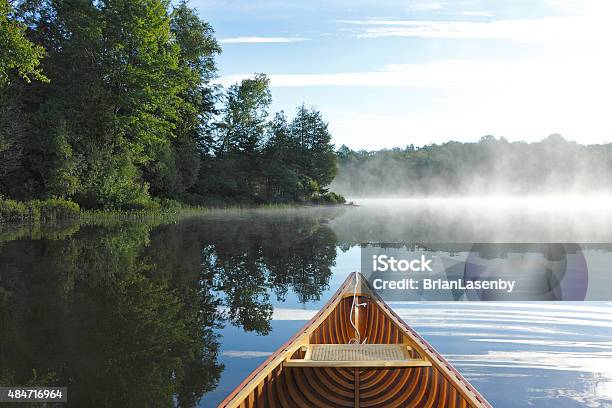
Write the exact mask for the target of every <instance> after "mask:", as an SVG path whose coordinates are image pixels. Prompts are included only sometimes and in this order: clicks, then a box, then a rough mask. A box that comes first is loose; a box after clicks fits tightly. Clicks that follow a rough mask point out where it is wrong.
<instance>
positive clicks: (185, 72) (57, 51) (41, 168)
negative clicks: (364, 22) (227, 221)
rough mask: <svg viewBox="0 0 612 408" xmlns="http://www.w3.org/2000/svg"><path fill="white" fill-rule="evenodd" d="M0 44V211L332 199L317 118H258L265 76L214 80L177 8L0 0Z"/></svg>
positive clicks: (210, 55) (330, 153)
mask: <svg viewBox="0 0 612 408" xmlns="http://www.w3.org/2000/svg"><path fill="white" fill-rule="evenodd" d="M0 39H1V40H2V44H3V48H5V46H6V48H5V49H3V50H2V51H1V52H0V201H3V202H4V203H5V204H6V202H7V200H18V201H13V202H12V204H10V206H12V207H15V206H19V205H26V206H27V205H30V204H27V203H26V204H24V203H23V202H28V203H32V202H35V203H39V204H36V205H34V207H37V208H38V207H40V208H43V209H44V206H45V204H40V202H42V203H46V202H49V200H56V203H63V204H62V205H66V206H70V205H71V204H69V203H75V204H77V205H78V206H80V208H87V209H104V210H151V209H152V210H155V209H159V208H165V207H177V206H182V205H193V206H228V205H259V204H266V203H315V204H327V203H330V204H335V203H342V202H344V199H343V197H341V196H339V195H337V194H334V193H332V192H330V191H329V190H328V189H327V188H326V187H327V186H328V185H329V184H330V183H331V181H332V180H333V179H334V176H335V173H336V153H335V152H334V146H333V145H332V144H331V134H330V132H329V130H328V126H327V123H326V122H325V120H324V118H323V117H322V115H321V113H320V112H319V111H317V110H316V109H315V108H313V107H307V106H306V105H302V106H299V107H297V108H296V110H295V112H294V114H293V115H292V117H288V115H287V114H285V113H284V112H282V111H281V112H278V113H276V114H274V115H272V114H271V112H270V104H271V101H272V97H271V93H270V89H269V80H268V78H267V77H266V75H265V74H256V75H254V76H253V77H252V78H249V79H245V80H243V81H242V82H240V83H237V84H235V85H232V86H230V87H228V88H225V89H224V88H222V87H221V86H219V85H216V84H215V83H214V78H215V77H216V76H217V68H216V65H215V58H216V57H217V56H218V55H219V54H220V53H221V48H220V46H219V44H218V42H217V40H216V39H215V37H214V30H213V28H212V27H211V26H210V25H209V24H208V23H207V22H205V21H203V20H202V19H201V18H200V17H199V16H198V14H197V12H196V10H194V9H192V8H190V6H189V5H188V4H187V2H185V1H182V2H180V3H178V4H175V5H171V4H170V2H169V1H165V0H102V1H88V0H83V1H74V2H73V1H70V2H69V1H60V0H20V1H9V0H0ZM32 200H38V201H32ZM78 208H79V207H77V209H78ZM7 211H8V210H7Z"/></svg>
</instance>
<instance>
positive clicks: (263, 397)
mask: <svg viewBox="0 0 612 408" xmlns="http://www.w3.org/2000/svg"><path fill="white" fill-rule="evenodd" d="M219 407H222V408H234V407H239V408H247V407H270V408H274V407H288V408H295V407H362V408H363V407H381V408H382V407H384V408H391V407H415V408H417V407H419V408H420V407H432V408H433V407H440V408H442V407H444V408H454V407H458V408H459V407H461V408H466V407H474V408H476V407H478V408H490V407H491V405H490V404H489V403H488V402H487V401H486V399H485V398H484V397H483V396H482V395H480V393H479V392H478V391H477V390H476V389H475V388H474V387H473V386H472V385H471V384H470V383H469V382H468V381H467V380H466V379H465V378H463V376H462V375H461V374H459V372H458V371H457V370H456V369H455V368H454V367H453V366H452V365H451V364H450V363H449V362H448V361H446V359H445V358H444V357H442V356H441V355H440V354H439V353H438V352H437V351H436V350H435V349H434V348H433V347H432V346H431V345H430V344H429V343H427V342H426V341H425V340H424V339H423V338H422V337H421V336H420V335H419V334H417V333H416V332H415V331H414V330H413V329H412V328H411V327H409V326H408V325H407V324H406V323H404V322H403V321H402V319H401V318H400V317H399V316H397V314H395V312H393V310H391V308H389V306H387V304H386V303H385V302H384V301H383V300H382V299H381V298H380V296H379V295H378V294H377V293H376V292H375V290H374V289H373V288H372V286H371V285H370V284H369V283H368V281H367V280H366V279H365V278H363V276H362V275H361V274H360V273H358V272H354V273H352V274H351V275H349V277H348V278H347V279H346V281H345V282H344V283H343V284H342V286H341V287H340V289H338V291H337V292H336V293H335V294H334V296H333V297H332V298H331V299H330V300H329V302H327V303H326V304H325V306H324V307H323V308H322V309H321V310H320V311H319V312H318V313H317V314H316V315H315V316H314V317H313V318H312V319H311V320H310V321H309V322H308V323H307V324H306V325H305V326H304V327H303V328H302V329H301V330H300V331H299V332H298V333H296V334H295V335H294V336H293V337H292V338H291V339H290V340H289V341H288V342H287V343H285V344H284V345H283V346H281V347H280V348H279V349H278V350H276V351H275V352H274V353H273V354H272V355H271V356H270V357H269V358H268V359H267V360H266V361H265V362H264V363H263V364H261V365H260V366H259V367H258V368H256V369H255V371H253V372H252V373H251V374H250V375H249V376H248V377H247V378H246V379H245V380H244V381H243V382H242V383H241V384H240V385H238V387H236V389H235V390H234V391H232V393H231V394H230V395H228V396H227V398H226V399H225V400H223V401H222V402H221V404H220V405H219Z"/></svg>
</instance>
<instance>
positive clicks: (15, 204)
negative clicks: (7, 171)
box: [0, 197, 344, 226]
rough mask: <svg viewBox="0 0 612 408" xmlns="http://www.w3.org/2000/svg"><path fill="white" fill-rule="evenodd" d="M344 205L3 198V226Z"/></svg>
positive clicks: (0, 217)
mask: <svg viewBox="0 0 612 408" xmlns="http://www.w3.org/2000/svg"><path fill="white" fill-rule="evenodd" d="M339 205H342V206H344V204H331V203H329V204H327V203H263V204H228V205H226V206H219V205H215V206H210V207H207V206H192V205H187V204H182V203H179V202H177V201H171V202H170V201H168V202H162V203H161V204H160V205H157V206H155V207H151V208H140V209H126V210H119V209H83V208H80V206H79V205H78V204H77V203H75V202H73V201H69V200H64V199H59V198H51V199H48V200H30V201H17V200H12V199H4V198H2V197H0V225H5V226H6V225H11V224H12V225H18V224H39V223H43V224H44V223H56V222H82V223H86V224H90V223H99V222H100V223H104V222H113V221H141V220H158V221H164V220H168V221H171V220H174V219H180V218H185V217H190V216H198V215H204V214H208V213H211V212H215V211H239V212H241V211H253V210H289V209H299V208H317V207H335V206H339Z"/></svg>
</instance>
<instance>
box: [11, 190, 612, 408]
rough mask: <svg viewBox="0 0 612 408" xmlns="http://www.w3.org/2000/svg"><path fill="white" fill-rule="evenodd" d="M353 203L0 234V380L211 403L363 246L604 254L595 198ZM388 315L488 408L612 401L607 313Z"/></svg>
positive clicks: (562, 309)
mask: <svg viewBox="0 0 612 408" xmlns="http://www.w3.org/2000/svg"><path fill="white" fill-rule="evenodd" d="M360 203H361V204H362V206H361V207H358V208H327V209H322V208H321V209H287V210H274V211H272V210H256V211H255V210H254V211H218V212H211V213H208V214H207V215H204V216H200V217H193V218H188V219H182V220H179V221H174V222H164V223H161V222H156V221H153V220H145V221H141V222H113V223H105V224H104V225H83V224H72V225H63V226H48V227H26V226H14V227H10V228H9V227H7V226H4V227H1V228H0V323H1V325H0V384H20V385H33V384H38V385H43V384H48V385H62V386H67V387H68V392H69V404H68V405H69V406H73V407H119V406H134V407H140V406H142V407H155V406H168V405H172V404H173V403H174V404H180V405H181V406H198V407H214V406H216V404H218V403H219V402H220V401H221V400H222V399H223V398H224V397H225V396H226V395H227V394H228V393H229V392H230V391H231V389H233V388H234V387H235V386H236V385H237V384H238V383H239V382H240V381H241V380H242V379H243V378H244V377H245V376H246V375H247V374H248V373H249V372H250V371H251V370H252V369H253V368H255V367H256V366H257V365H259V364H260V363H261V362H262V361H263V360H265V358H267V356H268V355H269V354H270V353H271V352H273V351H274V350H275V349H276V348H277V347H278V346H280V345H281V344H283V343H284V342H285V341H286V340H287V339H288V338H289V337H290V336H291V335H292V334H293V333H294V332H295V331H297V330H298V329H299V328H300V327H301V326H302V325H303V324H304V323H305V322H306V321H307V320H308V319H309V318H310V317H312V315H313V314H314V313H315V312H316V311H317V310H318V309H319V308H320V307H321V306H322V305H323V304H324V303H325V302H326V301H327V300H328V299H329V297H330V296H331V294H332V293H333V292H334V291H335V290H336V289H337V288H338V286H339V285H340V284H341V283H342V282H343V281H344V279H345V278H346V276H347V275H348V274H349V273H350V272H351V271H354V270H359V269H360V247H359V244H361V243H365V242H428V243H434V242H445V243H448V242H577V243H609V242H612V206H610V205H609V204H610V203H609V202H606V201H605V200H599V199H597V200H590V201H585V200H570V199H564V200H553V201H550V200H544V199H532V200H530V201H525V200H514V201H513V200H505V199H486V200H483V199H480V200H390V201H377V200H363V201H360ZM592 252H593V253H592V254H591V256H590V258H589V259H592V260H594V261H590V262H596V263H597V264H598V267H599V268H605V267H607V265H612V254H611V253H610V252H609V251H607V250H602V249H593V250H592ZM390 305H391V306H392V307H393V309H395V310H396V311H397V312H398V313H399V315H400V316H401V317H402V318H404V320H405V321H406V322H407V323H408V324H410V325H412V326H413V327H414V328H415V329H416V330H418V331H419V332H420V333H421V334H422V335H423V336H424V337H425V338H426V339H427V340H428V341H429V342H430V343H432V345H433V346H434V347H436V348H437V349H438V351H440V352H441V353H442V354H444V355H445V356H446V357H447V358H448V359H449V360H450V361H451V362H452V363H453V364H454V365H455V366H456V367H457V368H458V369H459V370H460V371H461V372H462V373H463V374H464V376H465V377H466V378H468V379H469V380H470V381H471V382H472V384H473V385H474V386H475V387H476V388H478V389H479V390H480V391H481V393H482V394H483V395H484V396H485V397H486V398H487V399H488V400H489V401H490V402H491V403H492V404H493V405H494V406H495V407H524V406H533V407H578V406H589V407H601V406H609V405H611V404H612V304H611V303H607V302H540V303H537V302H536V303H517V302H507V303H497V302H496V303H493V302H481V303H477V302H473V303H462V302H445V303H442V302H412V303H401V302H396V303H391V304H390Z"/></svg>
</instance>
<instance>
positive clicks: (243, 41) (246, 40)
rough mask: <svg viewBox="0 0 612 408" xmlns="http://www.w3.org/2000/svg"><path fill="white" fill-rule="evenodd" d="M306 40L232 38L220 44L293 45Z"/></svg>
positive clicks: (223, 39)
mask: <svg viewBox="0 0 612 408" xmlns="http://www.w3.org/2000/svg"><path fill="white" fill-rule="evenodd" d="M308 40H309V39H308V38H301V37H234V38H222V39H220V40H219V42H220V43H222V44H264V43H294V42H302V41H308Z"/></svg>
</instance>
